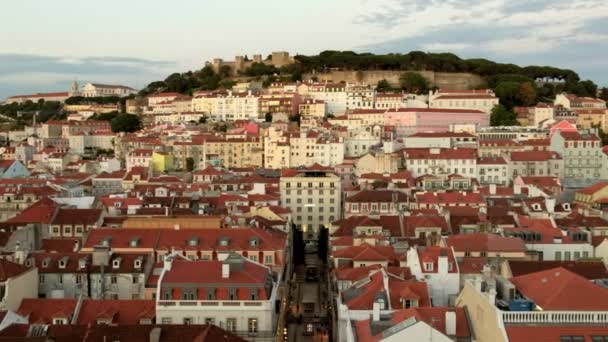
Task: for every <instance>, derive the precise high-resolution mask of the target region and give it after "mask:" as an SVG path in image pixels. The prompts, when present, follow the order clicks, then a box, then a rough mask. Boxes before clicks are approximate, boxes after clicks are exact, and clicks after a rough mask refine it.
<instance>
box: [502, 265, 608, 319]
mask: <svg viewBox="0 0 608 342" xmlns="http://www.w3.org/2000/svg"><path fill="white" fill-rule="evenodd" d="M511 282H512V283H513V284H514V285H515V287H516V289H517V291H519V292H520V293H521V294H523V295H524V296H526V297H527V298H529V299H531V300H532V301H534V303H535V304H536V305H538V306H540V307H541V308H542V309H543V310H572V311H577V310H580V311H594V310H595V311H607V310H608V289H606V288H602V287H599V286H597V285H595V284H593V283H592V282H590V281H589V280H587V279H585V278H583V277H581V276H579V275H578V274H576V273H573V272H571V271H568V270H567V269H565V268H563V267H557V268H552V269H548V270H545V271H540V272H536V273H530V274H526V275H522V276H518V277H513V278H511Z"/></svg>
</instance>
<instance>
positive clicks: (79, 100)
mask: <svg viewBox="0 0 608 342" xmlns="http://www.w3.org/2000/svg"><path fill="white" fill-rule="evenodd" d="M119 102H121V97H119V96H96V97H84V96H72V97H69V98H67V99H66V100H65V104H67V105H92V104H98V105H109V104H117V103H119Z"/></svg>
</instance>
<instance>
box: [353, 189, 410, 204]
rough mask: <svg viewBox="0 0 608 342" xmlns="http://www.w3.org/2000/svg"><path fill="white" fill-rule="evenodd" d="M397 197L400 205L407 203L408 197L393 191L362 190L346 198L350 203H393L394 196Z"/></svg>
mask: <svg viewBox="0 0 608 342" xmlns="http://www.w3.org/2000/svg"><path fill="white" fill-rule="evenodd" d="M394 195H396V196H397V202H398V203H404V202H407V195H406V194H404V193H402V192H400V191H392V190H362V191H359V192H358V193H356V194H354V195H352V196H350V197H348V198H346V200H345V201H346V202H348V203H380V202H382V203H392V202H393V196H394Z"/></svg>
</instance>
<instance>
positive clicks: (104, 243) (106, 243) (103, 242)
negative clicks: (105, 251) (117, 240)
mask: <svg viewBox="0 0 608 342" xmlns="http://www.w3.org/2000/svg"><path fill="white" fill-rule="evenodd" d="M111 241H112V238H111V237H109V236H108V237H106V238H104V239H103V240H101V245H102V246H104V247H110V242H111Z"/></svg>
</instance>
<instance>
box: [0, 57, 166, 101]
mask: <svg viewBox="0 0 608 342" xmlns="http://www.w3.org/2000/svg"><path fill="white" fill-rule="evenodd" d="M175 67H176V64H175V63H174V62H170V61H156V60H148V59H143V58H133V57H120V56H96V57H70V56H41V55H26V54H0V98H5V97H7V96H10V95H15V94H17V93H35V92H47V91H65V90H67V89H68V88H69V84H70V83H71V82H72V81H73V80H75V79H78V80H80V81H96V82H104V83H115V84H124V85H129V86H132V87H143V86H145V84H146V83H147V82H149V81H152V80H156V79H159V78H164V77H166V76H167V75H168V74H169V73H171V72H173V71H175V70H174V69H175Z"/></svg>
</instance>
